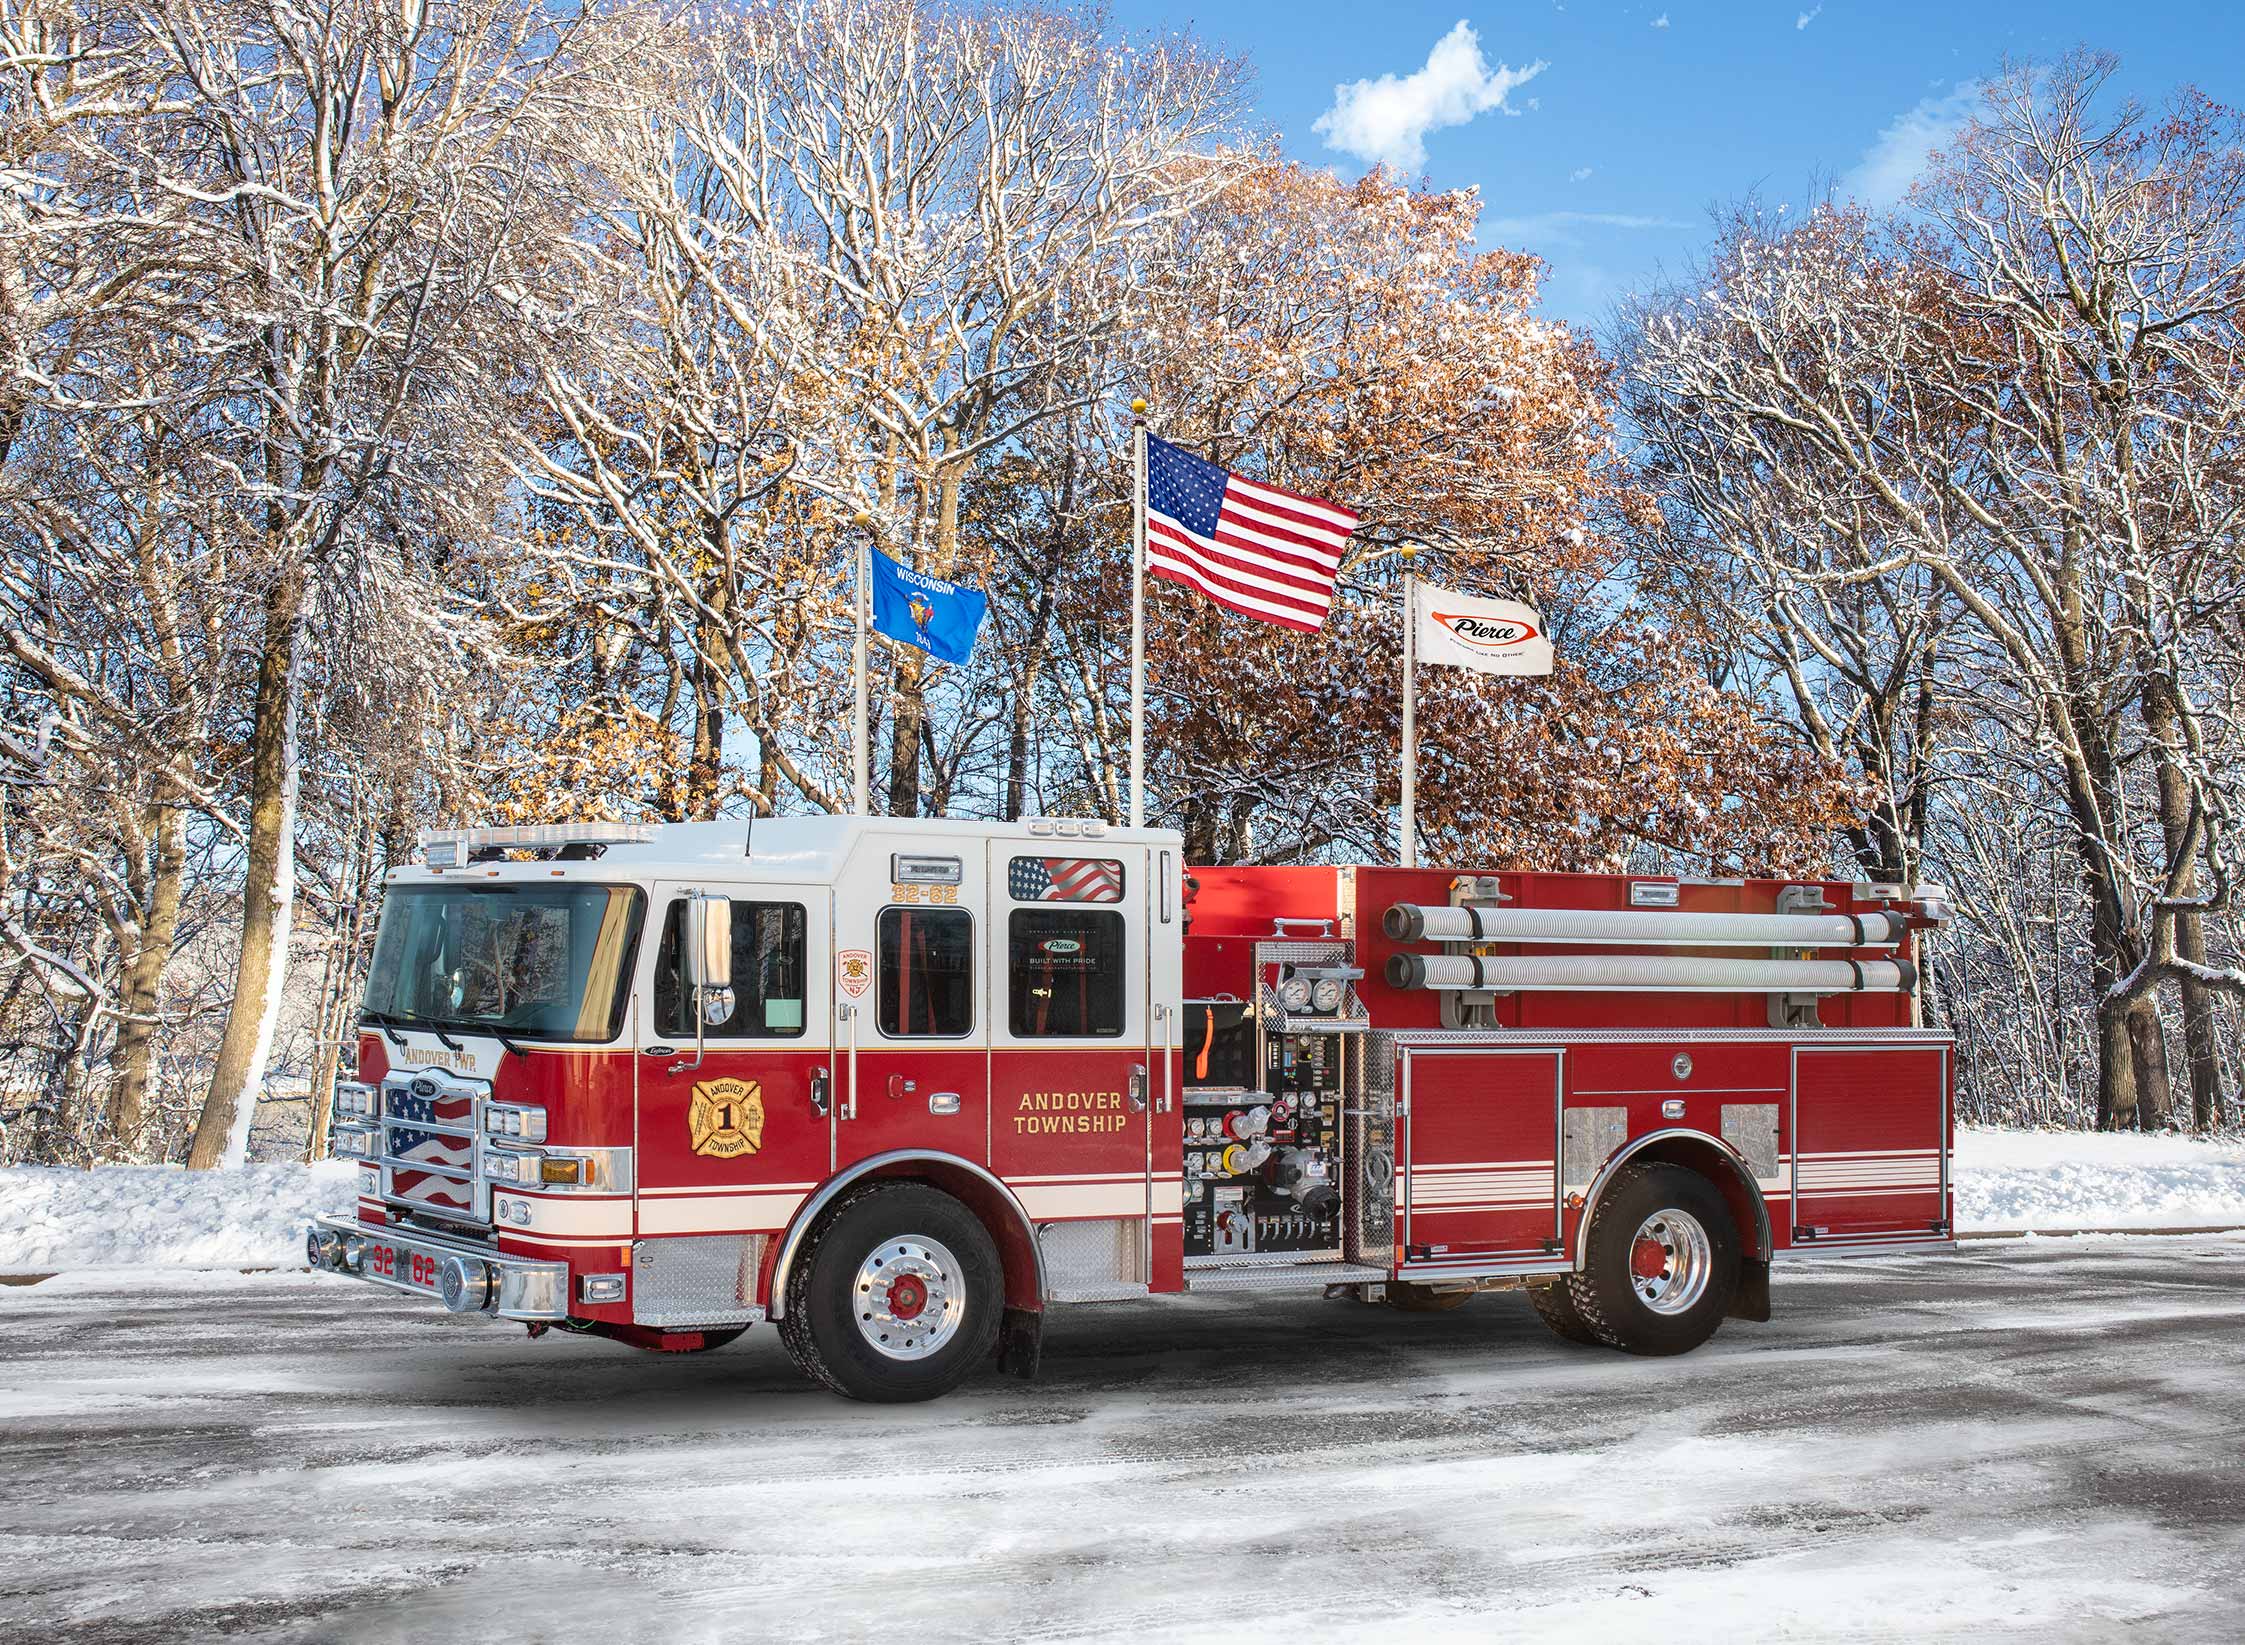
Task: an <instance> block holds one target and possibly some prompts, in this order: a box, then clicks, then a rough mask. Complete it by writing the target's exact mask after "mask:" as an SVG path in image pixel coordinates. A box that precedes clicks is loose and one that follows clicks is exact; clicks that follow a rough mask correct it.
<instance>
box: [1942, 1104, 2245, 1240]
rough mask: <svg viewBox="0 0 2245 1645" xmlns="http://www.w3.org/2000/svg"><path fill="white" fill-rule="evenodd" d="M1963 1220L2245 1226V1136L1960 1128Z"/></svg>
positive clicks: (1978, 1224) (2004, 1224)
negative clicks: (2244, 1138)
mask: <svg viewBox="0 0 2245 1645" xmlns="http://www.w3.org/2000/svg"><path fill="white" fill-rule="evenodd" d="M1955 1169H1956V1190H1957V1226H1958V1228H1960V1229H1962V1230H1965V1231H1967V1232H1970V1231H1972V1230H1974V1229H1980V1230H1998V1229H2006V1228H2193V1227H2200V1228H2202V1227H2236V1226H2245V1142H2239V1141H2238V1140H2236V1139H2235V1138H2219V1137H2215V1138H2201V1137H2185V1136H2161V1135H2152V1136H2147V1135H2144V1134H2143V1133H2141V1132H2133V1131H2124V1132H2118V1133H2111V1132H2096V1131H1999V1130H1992V1129H1980V1128H1977V1127H1962V1128H1960V1129H1959V1130H1958V1132H1957V1153H1956V1167H1955Z"/></svg>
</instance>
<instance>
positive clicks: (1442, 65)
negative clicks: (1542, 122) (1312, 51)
mask: <svg viewBox="0 0 2245 1645" xmlns="http://www.w3.org/2000/svg"><path fill="white" fill-rule="evenodd" d="M1549 66H1550V65H1549V64H1547V63H1545V62H1543V61H1542V60H1541V59H1540V58H1539V59H1538V60H1537V61H1535V62H1533V63H1530V64H1529V65H1528V66H1527V67H1526V68H1524V69H1514V68H1510V67H1508V66H1506V65H1505V64H1503V63H1499V64H1498V65H1497V66H1496V67H1495V68H1494V69H1492V68H1490V67H1489V63H1488V60H1487V59H1486V58H1484V57H1483V56H1482V55H1481V37H1480V36H1479V35H1477V34H1475V33H1474V32H1473V25H1472V24H1470V23H1466V22H1460V23H1459V24H1458V26H1457V27H1456V28H1454V29H1452V30H1451V31H1450V32H1449V33H1448V34H1445V35H1444V36H1443V37H1442V38H1441V39H1439V40H1437V41H1436V42H1435V43H1434V49H1433V50H1432V51H1430V52H1428V53H1427V60H1426V66H1425V67H1424V68H1422V69H1418V70H1416V71H1415V72H1413V73H1410V74H1406V75H1404V76H1402V77H1401V78H1400V79H1398V78H1397V77H1396V76H1395V75H1392V74H1383V75H1381V76H1380V77H1379V78H1378V79H1377V80H1357V81H1354V82H1352V83H1350V84H1348V85H1345V86H1335V87H1334V88H1333V106H1332V107H1331V108H1329V109H1327V110H1326V111H1325V112H1324V113H1323V114H1321V115H1319V116H1318V117H1317V124H1316V125H1315V126H1314V127H1312V128H1311V129H1313V130H1314V131H1316V132H1317V133H1318V134H1319V135H1320V136H1322V137H1323V138H1324V139H1325V146H1326V147H1327V148H1329V149H1338V150H1340V152H1342V153H1343V154H1353V155H1355V156H1356V157H1357V158H1358V159H1359V160H1364V161H1368V162H1373V163H1380V162H1384V163H1386V164H1388V165H1391V166H1394V167H1396V168H1397V169H1398V170H1401V171H1416V170H1417V169H1418V168H1419V167H1421V166H1423V165H1425V164H1426V157H1427V152H1426V134H1427V133H1428V132H1430V131H1435V130H1438V129H1439V128H1441V127H1443V126H1462V125H1464V124H1465V123H1466V122H1467V121H1468V120H1471V119H1472V118H1473V117H1474V116H1475V115H1477V114H1486V113H1488V112H1489V111H1490V110H1491V109H1504V110H1505V112H1506V113H1508V114H1509V113H1510V112H1512V111H1511V110H1510V109H1509V108H1506V106H1505V99H1506V98H1507V97H1509V96H1510V95H1511V94H1512V91H1513V89H1514V88H1515V87H1517V86H1522V85H1525V84H1526V83H1527V82H1528V81H1530V80H1533V79H1534V78H1535V77H1536V76H1537V75H1539V74H1541V73H1542V72H1543V71H1544V70H1545V69H1546V68H1548V67H1549ZM1534 106H1535V105H1534V103H1532V102H1531V103H1530V104H1529V107H1531V108H1533V107H1534Z"/></svg>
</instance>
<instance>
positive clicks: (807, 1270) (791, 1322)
mask: <svg viewBox="0 0 2245 1645" xmlns="http://www.w3.org/2000/svg"><path fill="white" fill-rule="evenodd" d="M883 1186H884V1184H882V1183H880V1182H868V1183H866V1184H864V1185H863V1186H862V1187H858V1188H853V1189H851V1190H850V1191H849V1192H848V1193H846V1194H844V1195H843V1196H842V1197H841V1198H840V1199H838V1200H836V1201H835V1202H834V1203H833V1204H832V1205H830V1206H828V1207H827V1208H826V1212H825V1214H824V1215H823V1216H821V1217H820V1218H819V1219H818V1222H817V1223H816V1224H815V1225H813V1227H812V1229H811V1231H810V1232H809V1233H808V1234H806V1235H804V1236H803V1243H802V1245H801V1247H799V1248H798V1249H797V1251H796V1253H795V1265H794V1266H793V1267H792V1268H790V1269H788V1271H787V1312H786V1313H784V1314H782V1315H781V1316H780V1319H779V1331H780V1341H781V1343H782V1344H784V1345H785V1346H786V1348H787V1357H788V1358H789V1359H791V1360H793V1361H794V1362H795V1368H796V1369H797V1370H798V1371H801V1372H802V1373H803V1374H804V1375H805V1376H807V1377H809V1378H811V1379H812V1380H813V1381H815V1382H819V1383H822V1384H824V1385H825V1387H826V1389H827V1391H828V1392H829V1393H833V1394H839V1395H841V1396H842V1397H843V1398H844V1399H847V1398H849V1397H850V1391H849V1390H848V1389H847V1388H845V1387H843V1386H842V1384H841V1382H840V1381H839V1380H837V1379H836V1377H835V1375H834V1373H833V1371H832V1370H831V1369H829V1368H828V1366H827V1363H826V1356H825V1355H823V1354H821V1353H820V1352H819V1351H818V1344H817V1343H816V1342H815V1341H813V1340H812V1337H811V1310H810V1302H811V1269H812V1267H813V1266H814V1265H815V1264H816V1263H817V1261H818V1252H819V1247H820V1245H822V1244H823V1243H825V1240H826V1236H827V1232H828V1230H830V1229H832V1228H833V1227H834V1226H835V1224H836V1223H837V1222H839V1221H840V1220H841V1216H842V1213H843V1212H844V1211H846V1210H848V1209H849V1208H850V1207H851V1206H853V1205H855V1204H856V1203H857V1202H858V1201H859V1200H862V1199H866V1198H868V1197H870V1196H871V1195H874V1194H877V1193H879V1192H881V1190H882V1188H883Z"/></svg>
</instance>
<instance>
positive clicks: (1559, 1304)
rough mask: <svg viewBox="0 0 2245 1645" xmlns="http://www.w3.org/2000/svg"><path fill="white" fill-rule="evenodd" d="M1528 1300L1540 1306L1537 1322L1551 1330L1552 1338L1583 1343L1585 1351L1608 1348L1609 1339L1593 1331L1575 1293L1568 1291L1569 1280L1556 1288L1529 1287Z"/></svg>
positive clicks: (1537, 1309) (1537, 1306)
mask: <svg viewBox="0 0 2245 1645" xmlns="http://www.w3.org/2000/svg"><path fill="white" fill-rule="evenodd" d="M1528 1300H1529V1301H1530V1302H1532V1303H1534V1304H1535V1305H1536V1318H1538V1319H1540V1320H1542V1321H1543V1322H1544V1324H1546V1325H1548V1326H1550V1327H1551V1332H1552V1335H1554V1336H1557V1337H1562V1338H1564V1339H1565V1340H1567V1341H1568V1342H1579V1343H1581V1344H1582V1345H1583V1346H1584V1347H1585V1348H1602V1347H1604V1346H1605V1338H1603V1337H1601V1336H1600V1335H1599V1334H1598V1333H1597V1332H1596V1331H1594V1330H1592V1329H1591V1328H1590V1321H1588V1320H1586V1319H1584V1318H1583V1317H1582V1310H1581V1309H1580V1308H1577V1307H1576V1306H1575V1298H1574V1293H1573V1292H1571V1291H1570V1290H1568V1289H1567V1282H1566V1281H1565V1280H1561V1281H1560V1282H1559V1283H1558V1284H1556V1285H1531V1286H1529V1287H1528Z"/></svg>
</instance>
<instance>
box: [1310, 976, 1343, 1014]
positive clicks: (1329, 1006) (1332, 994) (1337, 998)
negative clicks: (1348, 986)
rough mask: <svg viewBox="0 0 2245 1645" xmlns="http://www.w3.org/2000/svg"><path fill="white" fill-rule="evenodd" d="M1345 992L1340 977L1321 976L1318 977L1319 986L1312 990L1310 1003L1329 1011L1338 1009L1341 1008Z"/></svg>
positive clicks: (1321, 1009)
mask: <svg viewBox="0 0 2245 1645" xmlns="http://www.w3.org/2000/svg"><path fill="white" fill-rule="evenodd" d="M1343 992H1344V990H1343V988H1342V987H1341V979H1340V978H1338V977H1320V978H1318V979H1317V986H1316V987H1315V988H1313V989H1311V990H1310V1003H1311V1004H1312V1005H1314V1006H1316V1007H1317V1008H1318V1009H1319V1010H1320V1011H1324V1012H1328V1013H1330V1012H1334V1011H1338V1010H1340V1008H1341V995H1342V993H1343Z"/></svg>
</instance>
